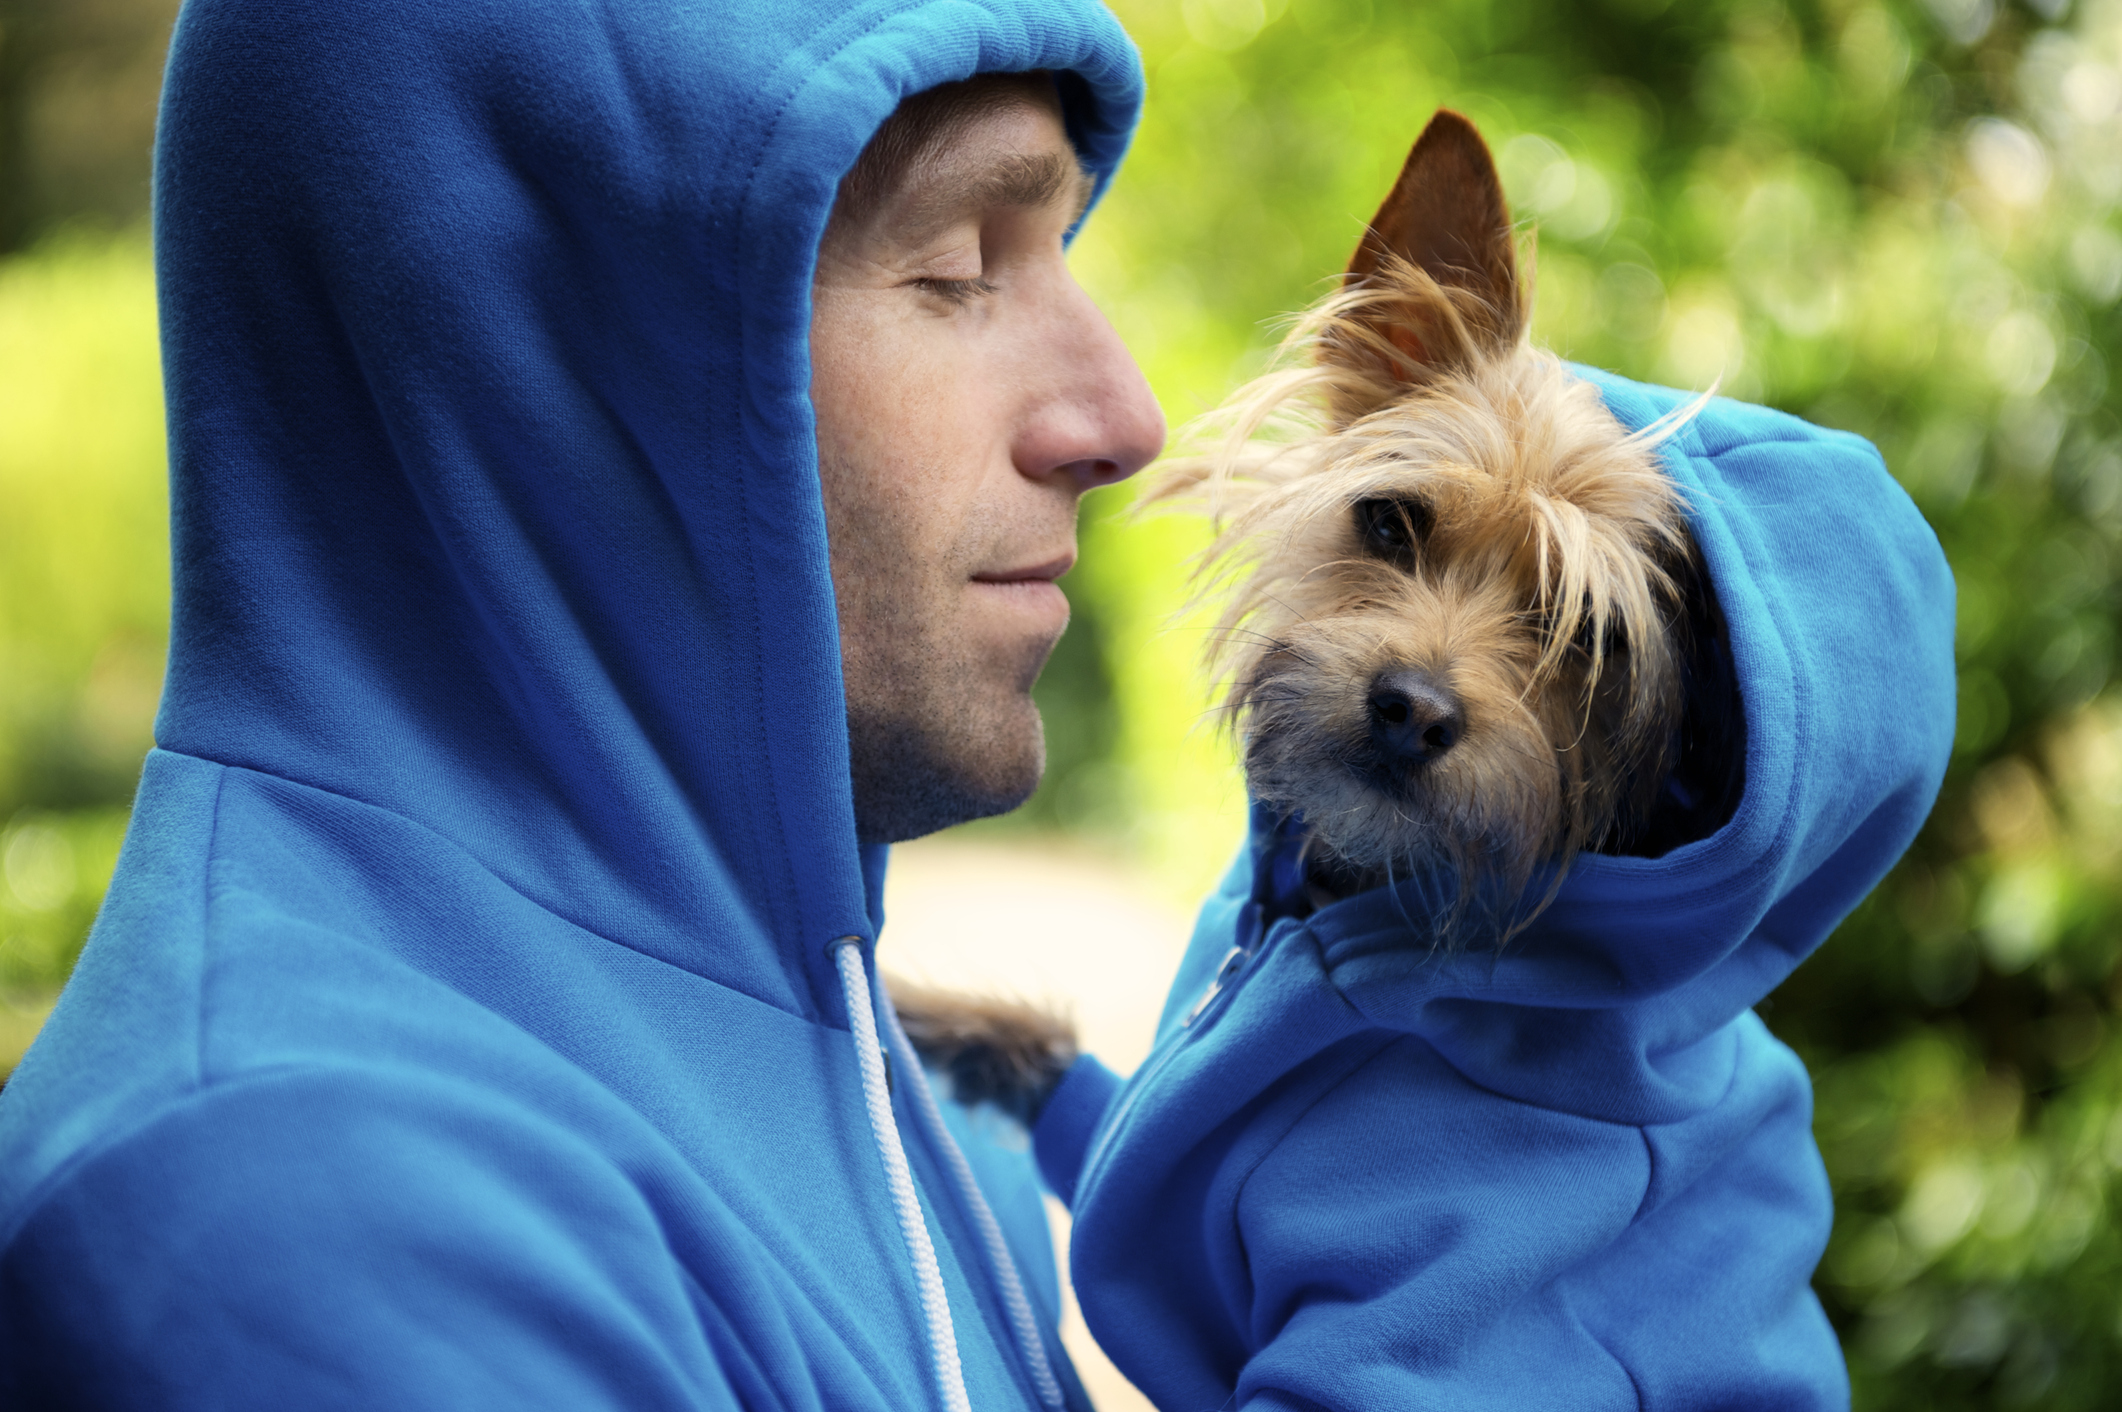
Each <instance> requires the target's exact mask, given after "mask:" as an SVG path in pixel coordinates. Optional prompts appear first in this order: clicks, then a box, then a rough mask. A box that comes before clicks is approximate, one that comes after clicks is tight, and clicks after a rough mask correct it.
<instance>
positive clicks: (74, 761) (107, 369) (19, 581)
mask: <svg viewBox="0 0 2122 1412" xmlns="http://www.w3.org/2000/svg"><path fill="white" fill-rule="evenodd" d="M161 393H162V386H161V375H160V365H159V361H158V358H157V355H156V345H155V307H154V282H153V276H152V273H151V271H150V268H149V263H148V256H147V244H146V241H145V240H144V239H142V238H140V237H138V236H137V235H135V236H119V237H111V236H107V235H90V234H79V233H73V234H67V233H62V234H59V235H57V236H54V237H51V238H49V239H47V240H46V241H45V242H44V243H43V244H41V245H40V246H39V247H37V249H36V250H35V251H34V253H32V254H29V255H24V256H17V257H15V258H13V259H10V260H7V261H5V262H0V1067H5V1066H7V1065H11V1064H12V1063H13V1061H14V1059H15V1057H16V1056H17V1055H19V1053H20V1052H21V1047H22V1046H23V1045H26V1044H27V1042H28V1039H29V1032H28V1030H27V1029H26V1026H25V1023H24V1022H22V1021H21V1019H20V1016H21V1015H22V1014H36V1013H39V1012H40V1011H41V1007H43V1006H44V1005H46V1004H47V1003H48V999H49V996H50V994H51V993H52V992H55V991H56V990H57V989H58V987H59V984H60V983H61V982H62V981H63V980H64V979H65V978H66V973H67V971H68V969H69V968H70V967H71V966H72V965H73V960H74V957H75V956H76V955H77V954H78V953H79V951H80V947H81V942H82V940H83V939H84V938H85V936H86V935H87V931H88V922H89V920H90V919H91V918H92V917H93V916H94V915H95V909H96V905H97V903H98V902H99V901H100V900H101V897H102V893H103V886H104V883H105V881H106V880H107V879H108V878H109V876H110V870H111V866H112V864H113V863H114V861H115V860H116V858H117V852H118V841H119V838H120V837H121V836H122V834H123V833H124V828H125V813H126V810H125V806H126V801H127V800H128V799H129V798H130V797H131V794H132V787H133V782H134V779H135V778H136V777H137V775H138V773H139V769H140V758H141V756H142V755H143V754H144V753H145V752H146V750H147V748H148V745H149V744H150V743H151V740H150V736H151V730H152V727H153V723H154V712H155V702H156V697H157V695H158V694H159V692H160V690H161V684H162V651H163V642H164V640H165V639H166V637H167V635H168V631H169V549H168V530H167V518H168V517H167V511H166V508H165V494H164V488H163V455H162V407H161ZM11 1016H12V1017H13V1018H11Z"/></svg>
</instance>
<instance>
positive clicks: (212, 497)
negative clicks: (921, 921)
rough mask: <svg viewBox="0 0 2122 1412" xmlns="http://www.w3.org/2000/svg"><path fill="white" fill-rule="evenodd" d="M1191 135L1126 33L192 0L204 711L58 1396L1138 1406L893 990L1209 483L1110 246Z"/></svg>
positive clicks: (188, 65)
mask: <svg viewBox="0 0 2122 1412" xmlns="http://www.w3.org/2000/svg"><path fill="white" fill-rule="evenodd" d="M982 73H1004V74H1019V75H1029V74H1038V75H1050V77H1045V76H1042V77H1037V78H1020V79H1016V80H1007V81H988V82H985V83H982V84H975V85H973V86H971V87H970V88H958V89H949V90H945V91H944V92H943V93H941V94H940V95H938V96H936V97H934V98H930V99H925V100H922V101H921V102H920V103H918V104H916V105H913V106H912V107H910V108H909V109H908V110H907V112H906V113H905V114H904V115H903V116H902V119H901V121H899V122H897V123H895V124H894V125H893V126H892V127H891V128H890V129H889V130H888V131H887V132H886V133H885V134H884V135H883V136H882V137H880V138H879V139H878V140H877V142H875V143H874V144H872V143H871V138H872V136H873V134H876V133H877V131H878V128H879V125H880V124H882V123H884V122H885V120H886V118H887V116H888V115H890V114H891V113H892V112H893V110H894V109H895V108H896V107H897V106H898V105H899V103H900V101H901V99H903V98H905V97H906V96H908V95H911V94H917V93H921V92H924V91H926V90H931V89H935V88H936V87H937V86H938V85H943V84H951V83H956V82H958V81H962V80H965V79H967V78H969V77H971V76H973V75H976V74H982ZM1139 93H1140V83H1139V71H1138V67H1137V63H1136V59H1135V56H1134V53H1133V50H1132V48H1131V47H1130V46H1129V44H1128V42H1127V40H1126V37H1125V36H1124V35H1123V34H1122V33H1121V32H1120V31H1119V29H1118V27H1117V26H1116V25H1115V24H1114V22H1113V21H1112V19H1111V17H1110V16H1109V15H1108V14H1107V13H1106V12H1105V11H1103V10H1102V9H1101V8H1100V7H1098V6H1096V5H1094V4H1089V3H1056V0H982V3H978V4H971V3H965V0H953V2H952V3H932V4H922V3H909V2H908V0H889V2H888V3H876V4H868V5H861V6H852V5H850V6H840V5H836V4H807V5H797V4H789V3H786V0H726V3H713V4H701V3H697V0H694V3H686V0H604V3H596V2H595V0H590V3H583V0H508V3H506V4H502V3H498V2H497V0H451V2H450V3H444V0H433V2H432V3H414V4H401V5H396V6H388V7H386V6H384V5H381V4H377V3H372V0H332V3H329V4H327V3H323V0H277V3H274V4H272V5H266V4H263V3H262V2H261V0H189V3H188V4H187V6H186V8H185V11H184V14H183V17H182V20H181V22H180V24H179V26H178V30H177V34H176V38H175V41H174V45H173V49H172V57H171V66H170V75H169V81H168V84H167V87H166V90H165V97H164V108H163V115H162V124H161V130H160V137H159V151H158V164H159V165H158V176H157V192H156V200H157V223H158V225H157V246H158V259H159V262H160V281H161V291H162V299H163V309H164V347H165V352H166V367H167V381H168V393H169V414H170V428H171V446H172V484H173V497H172V511H173V521H174V527H175V528H174V533H175V575H176V597H175V610H174V624H173V630H172V648H171V666H170V678H169V684H168V688H167V692H166V696H165V701H164V707H163V714H162V717H161V720H160V722H159V725H158V732H157V738H158V741H159V742H160V749H158V750H157V751H156V752H155V753H154V754H153V755H152V756H151V757H150V759H149V762H148V765H147V769H146V772H145V775H144V777H143V780H142V783H141V788H140V793H139V796H138V799H137V802H136V806H135V816H134V825H133V829H132V832H131V834H130V836H129V838H128V841H127V845H126V851H125V855H124V857H123V859H122V860H121V863H120V866H119V870H118V875H117V877H116V879H115V880H114V882H113V886H112V889H111V893H110V898H109V901H108V903H107V904H106V907H105V910H104V914H103V916H102V917H101V919H100V920H99V922H98V927H97V931H96V934H95V936H94V938H93V939H92V941H91V942H90V945H89V947H88V949H87V951H86V952H85V954H84V956H83V959H82V962H81V965H80V967H79V969H78V971H77V973H76V975H75V978H74V981H73V983H72V984H71V986H70V987H69V990H68V992H67V994H66V996H65V997H64V998H63V999H62V1001H61V1004H60V1006H59V1008H58V1010H57V1012H56V1013H55V1014H54V1016H53V1019H52V1021H51V1022H50V1025H49V1027H48V1028H47V1031H46V1033H45V1035H44V1037H43V1038H41V1039H40V1041H39V1042H38V1044H37V1046H36V1047H35V1048H34V1049H33V1050H32V1052H31V1054H30V1055H29V1056H28V1058H27V1059H26V1060H25V1062H24V1064H23V1065H22V1067H21V1068H20V1069H18V1070H17V1072H16V1076H15V1078H14V1080H13V1082H12V1083H11V1084H10V1085H9V1087H8V1090H7V1092H6V1095H5V1101H4V1102H0V1404H4V1405H7V1406H23V1407H98V1408H157V1409H171V1408H189V1407H201V1408H204V1407H212V1408H218V1409H225V1408H245V1407H259V1408H266V1407H270V1408H275V1409H280V1408H304V1409H310V1408H330V1407H342V1406H343V1407H362V1408H392V1409H407V1408H422V1407H436V1408H444V1407H446V1408H453V1409H454V1408H473V1407H511V1408H513V1407H556V1408H557V1407H564V1408H570V1409H577V1408H580V1409H590V1408H622V1407H623V1408H628V1409H650V1408H664V1407H669V1408H680V1407H683V1408H703V1407H733V1406H738V1405H744V1406H753V1407H758V1406H780V1407H833V1408H861V1407H876V1408H886V1407H889V1408H905V1407H919V1406H932V1405H943V1406H956V1407H964V1406H967V1405H977V1406H979V1407H981V1408H982V1409H988V1408H998V1407H1028V1406H1035V1405H1039V1404H1042V1403H1044V1404H1046V1405H1049V1406H1054V1405H1059V1404H1061V1403H1062V1402H1064V1401H1065V1402H1067V1403H1069V1404H1071V1405H1075V1406H1081V1405H1083V1404H1082V1399H1081V1393H1080V1389H1078V1388H1077V1387H1076V1385H1075V1383H1074V1380H1073V1377H1072V1375H1071V1374H1070V1373H1069V1372H1068V1370H1067V1368H1066V1362H1065V1359H1064V1358H1062V1357H1061V1355H1060V1353H1059V1349H1058V1345H1057V1344H1056V1343H1055V1341H1054V1340H1053V1337H1052V1329H1053V1322H1054V1317H1055V1312H1056V1311H1055V1309H1054V1302H1055V1300H1054V1290H1053V1286H1052V1278H1051V1266H1050V1263H1042V1262H1050V1254H1049V1253H1048V1252H1046V1251H1045V1250H1044V1249H1043V1248H1042V1246H1041V1243H1040V1242H1041V1240H1042V1239H1043V1234H1042V1228H1041V1225H1040V1220H1039V1215H1038V1196H1037V1193H1036V1190H1035V1189H1034V1187H1033V1186H1032V1185H1031V1184H1030V1179H1029V1175H1028V1169H1027V1168H1026V1166H1025V1164H1024V1162H1023V1160H1022V1159H1021V1158H1018V1159H1009V1158H1008V1157H1007V1156H1006V1155H1005V1154H1000V1153H997V1152H994V1151H992V1150H987V1151H981V1150H978V1149H975V1150H973V1151H971V1152H969V1153H968V1154H967V1156H968V1157H969V1158H970V1159H971V1161H972V1164H973V1165H974V1166H975V1167H977V1168H979V1169H980V1175H981V1177H982V1179H983V1184H984V1185H985V1187H986V1197H987V1200H986V1201H983V1200H982V1199H981V1197H980V1193H979V1192H978V1191H977V1190H976V1189H975V1188H974V1187H973V1184H972V1182H971V1180H970V1178H969V1177H968V1176H966V1175H965V1174H964V1173H963V1172H962V1170H961V1169H962V1166H963V1163H962V1161H961V1159H959V1158H958V1157H957V1156H956V1154H955V1150H954V1149H953V1147H952V1145H951V1144H950V1143H949V1141H948V1140H947V1139H946V1138H945V1137H944V1136H942V1133H941V1125H940V1123H938V1122H936V1121H933V1120H932V1118H931V1117H930V1115H928V1114H926V1113H925V1111H924V1102H923V1100H924V1098H925V1095H926V1090H925V1088H924V1087H923V1086H922V1085H921V1084H919V1083H918V1082H909V1081H907V1079H906V1077H905V1075H906V1073H907V1070H908V1067H909V1066H908V1065H907V1064H906V1063H905V1062H904V1061H903V1060H902V1062H901V1063H900V1064H899V1065H897V1066H894V1067H895V1068H896V1069H897V1070H898V1072H899V1074H900V1076H901V1077H900V1079H899V1081H898V1082H897V1083H894V1084H891V1085H890V1088H889V1094H887V1084H886V1073H885V1066H884V1064H883V1063H882V1061H881V1055H880V1052H879V1051H880V1045H887V1044H888V1045H891V1046H892V1047H894V1048H897V1049H898V1050H899V1052H900V1053H902V1054H903V1053H904V1052H905V1051H904V1050H903V1047H902V1046H899V1045H897V1044H896V1043H895V1042H894V1039H895V1037H894V1035H893V1033H892V1028H893V1027H892V1026H891V1023H890V1020H889V1014H888V1010H884V1009H881V1008H880V1007H878V1006H877V1005H876V1003H875V1002H876V994H875V991H874V982H873V977H874V974H875V972H874V964H873V960H872V957H871V955H870V952H871V948H872V946H873V945H874V943H875V940H876V934H877V929H878V913H879V906H878V897H879V893H880V889H881V882H882V875H883V868H884V862H885V850H884V848H883V847H882V845H883V844H885V843H887V842H889V841H891V840H894V839H898V838H904V837H909V836H912V835H914V834H918V833H922V832H926V831H929V830H931V829H934V828H937V827H940V826H942V825H943V824H946V823H950V822H954V821H955V820H957V819H961V818H966V817H971V816H973V815H975V814H979V813H987V812H993V811H995V810H998V809H1002V808H1007V807H1009V806H1010V805H1012V804H1013V803H1015V802H1016V801H1018V800H1020V799H1021V798H1022V797H1023V795H1024V794H1025V793H1026V792H1028V790H1029V789H1030V788H1031V786H1032V784H1033V783H1034V782H1035V781H1036V778H1037V774H1038V768H1039V755H1040V746H1039V735H1038V721H1037V716H1036V713H1035V712H1033V710H1032V708H1031V705H1030V701H1029V696H1028V691H1029V687H1030V685H1031V681H1032V678H1033V677H1034V676H1036V674H1037V671H1038V667H1039V665H1040V663H1041V662H1042V661H1043V660H1044V657H1045V654H1046V651H1047V650H1048V648H1050V647H1051V645H1052V642H1053V639H1054V638H1055V636H1056V635H1057V634H1058V633H1059V631H1060V629H1061V626H1062V624H1063V621H1064V619H1065V604H1064V603H1063V601H1062V600H1061V598H1060V594H1059V591H1058V590H1057V589H1056V588H1055V586H1054V584H1053V580H1054V579H1055V578H1056V577H1058V576H1059V574H1060V573H1061V572H1063V571H1064V570H1065V569H1066V568H1067V566H1068V563H1069V561H1070V559H1071V557H1072V555H1073V549H1074V545H1073V532H1072V530H1073V509H1074V504H1075V500H1076V497H1077V496H1078V495H1079V494H1080V493H1081V492H1082V491H1083V490H1085V489H1087V488H1089V487H1091V486H1094V485H1098V484H1103V483H1106V482H1109V481H1112V480H1116V479H1118V478H1120V477H1123V476H1125V475H1127V474H1129V473H1131V472H1133V471H1134V470H1135V469H1137V468H1138V467H1139V466H1140V465H1142V464H1143V463H1144V462H1145V461H1146V460H1148V459H1149V458H1150V457H1151V456H1153V455H1154V454H1155V452H1156V450H1157V448H1158V445H1159V443H1160V440H1161V435H1162V429H1161V422H1160V421H1159V418H1158V416H1157V412H1156V409H1155V406H1154V404H1153V403H1152V402H1151V401H1150V399H1149V397H1148V394H1147V392H1146V390H1145V388H1144V387H1143V384H1142V382H1141V380H1140V377H1139V374H1138V373H1137V372H1136V371H1135V369H1134V368H1133V365H1132V364H1131V363H1130V362H1129V361H1128V359H1127V357H1126V355H1125V353H1124V352H1123V351H1122V350H1121V348H1120V347H1119V345H1118V344H1117V342H1116V341H1115V340H1114V338H1113V336H1112V334H1111V331H1110V330H1109V329H1108V328H1107V327H1106V326H1105V324H1104V323H1103V321H1102V320H1101V319H1100V318H1099V317H1098V315H1097V313H1096V311H1095V310H1094V309H1092V308H1091V306H1090V305H1089V304H1088V302H1087V301H1086V300H1085V299H1084V297H1083V295H1082V293H1081V291H1080V290H1078V289H1076V288H1075V286H1074V285H1073V283H1072V282H1071V281H1070V280H1069V278H1068V276H1067V272H1066V268H1065V266H1064V265H1063V263H1062V240H1063V238H1064V236H1065V234H1066V233H1067V232H1068V230H1069V229H1070V228H1071V227H1072V225H1073V224H1074V223H1075V221H1076V220H1077V219H1078V218H1079V216H1080V214H1081V212H1082V210H1083V209H1084V207H1085V205H1086V203H1087V201H1088V200H1089V199H1090V198H1092V197H1094V196H1095V195H1096V193H1097V192H1098V190H1100V189H1102V187H1103V186H1104V184H1105V183H1106V182H1107V181H1108V180H1109V179H1110V177H1111V174H1112V171H1113V169H1114V167H1115V165H1116V164H1117V162H1118V160H1119V156H1120V153H1121V150H1122V148H1123V147H1124V145H1125V141H1126V134H1127V131H1128V129H1129V127H1130V125H1131V123H1132V121H1133V118H1134V114H1135V111H1136V108H1137V105H1138V102H1139ZM866 146H867V147H869V155H868V156H867V157H862V154H863V152H864V149H865V147H866ZM858 157H861V161H860V162H859V164H858ZM843 176H847V183H846V188H845V193H844V197H843V199H842V200H841V201H840V203H839V206H838V208H837V211H835V197H836V194H840V192H841V183H842V178H843ZM829 216H830V218H831V221H830V231H829V232H828V218H829ZM821 242H822V244H821ZM821 488H822V493H821ZM828 531H829V533H828ZM836 604H837V606H836ZM843 664H844V677H843V671H842V668H843ZM843 681H844V686H843ZM880 1019H881V1020H882V1021H883V1038H882V1040H881V1041H880V1040H879V1038H878V1033H877V1032H878V1027H879V1024H878V1022H879V1020H880ZM989 1203H992V1208H993V1210H992V1214H989ZM1019 1268H1021V1270H1022V1271H1023V1274H1022V1275H1021V1276H1020V1275H1019V1274H1018V1272H1017V1271H1018V1269H1019Z"/></svg>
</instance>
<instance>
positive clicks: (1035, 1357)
mask: <svg viewBox="0 0 2122 1412" xmlns="http://www.w3.org/2000/svg"><path fill="white" fill-rule="evenodd" d="M880 1000H881V1003H880V1004H879V1006H878V1010H879V1012H880V1013H881V1014H882V1015H883V1016H884V1031H885V1037H886V1040H887V1042H888V1043H889V1044H890V1045H891V1051H892V1062H893V1063H895V1064H897V1065H898V1066H899V1069H900V1072H902V1073H906V1074H911V1075H912V1076H913V1077H912V1078H910V1079H908V1080H907V1081H906V1086H907V1092H908V1093H909V1094H910V1095H912V1101H913V1107H914V1112H915V1114H916V1115H917V1116H918V1117H919V1118H920V1120H921V1125H922V1126H923V1127H924V1128H926V1129H928V1136H929V1140H930V1141H931V1142H933V1143H934V1144H935V1146H936V1150H937V1151H938V1152H939V1153H941V1154H942V1156H943V1165H944V1166H945V1167H947V1168H949V1169H950V1174H951V1179H952V1181H953V1182H955V1183H956V1184H957V1187H958V1195H959V1198H960V1199H961V1200H963V1201H964V1203H965V1209H966V1211H967V1212H969V1213H970V1214H971V1216H972V1221H973V1227H974V1229H975V1230H977V1231H979V1233H980V1243H981V1244H982V1245H984V1246H986V1247H987V1268H988V1272H989V1273H990V1274H991V1275H993V1276H994V1281H995V1292H996V1294H998V1295H999V1296H1000V1297H1001V1299H1002V1308H1003V1310H1004V1311H1005V1312H1006V1313H1007V1314H1008V1316H1009V1327H1010V1332H1011V1333H1012V1334H1014V1335H1015V1336H1016V1340H1017V1352H1018V1353H1019V1354H1020V1355H1021V1356H1022V1357H1023V1359H1024V1366H1025V1367H1026V1368H1027V1369H1029V1370H1030V1372H1031V1377H1032V1387H1033V1389H1034V1390H1035V1391H1036V1392H1037V1393H1038V1394H1039V1401H1040V1402H1041V1403H1042V1404H1043V1405H1045V1406H1047V1407H1049V1408H1052V1409H1054V1412H1060V1409H1061V1408H1062V1407H1063V1405H1064V1404H1063V1401H1062V1397H1061V1381H1060V1379H1058V1378H1056V1377H1055V1376H1054V1365H1053V1361H1052V1359H1051V1358H1050V1357H1049V1356H1048V1355H1047V1351H1046V1342H1045V1340H1044V1339H1042V1338H1040V1337H1039V1321H1038V1320H1037V1319H1036V1318H1034V1317H1033V1315H1032V1306H1031V1301H1030V1300H1029V1299H1027V1298H1025V1295H1024V1281H1023V1280H1021V1279H1020V1278H1018V1275H1017V1262H1016V1260H1015V1258H1014V1257H1012V1256H1011V1255H1010V1253H1009V1242H1008V1241H1006V1240H1004V1239H1003V1238H1002V1226H1001V1223H1000V1222H998V1221H996V1220H995V1213H994V1212H993V1211H992V1210H990V1209H989V1207H988V1204H987V1198H986V1197H985V1196H983V1195H981V1192H980V1183H979V1182H978V1181H977V1180H975V1179H974V1177H973V1169H972V1164H971V1163H969V1162H967V1161H966V1160H965V1153H964V1152H963V1151H961V1150H960V1149H959V1147H958V1143H957V1140H956V1139H955V1138H953V1137H952V1136H951V1134H950V1129H949V1128H948V1127H946V1126H944V1123H943V1110H942V1109H940V1108H938V1107H937V1106H936V1095H935V1094H934V1092H932V1091H931V1090H930V1088H929V1086H928V1075H927V1072H926V1071H925V1070H924V1069H923V1068H922V1066H921V1057H920V1056H919V1055H918V1054H916V1053H915V1052H914V1046H913V1042H912V1041H911V1040H909V1039H908V1038H907V1037H906V1029H905V1027H904V1026H902V1025H901V1024H900V1023H899V1012H898V1011H896V1010H894V1009H893V1008H892V1006H891V1001H890V997H888V996H886V997H881V998H880Z"/></svg>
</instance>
